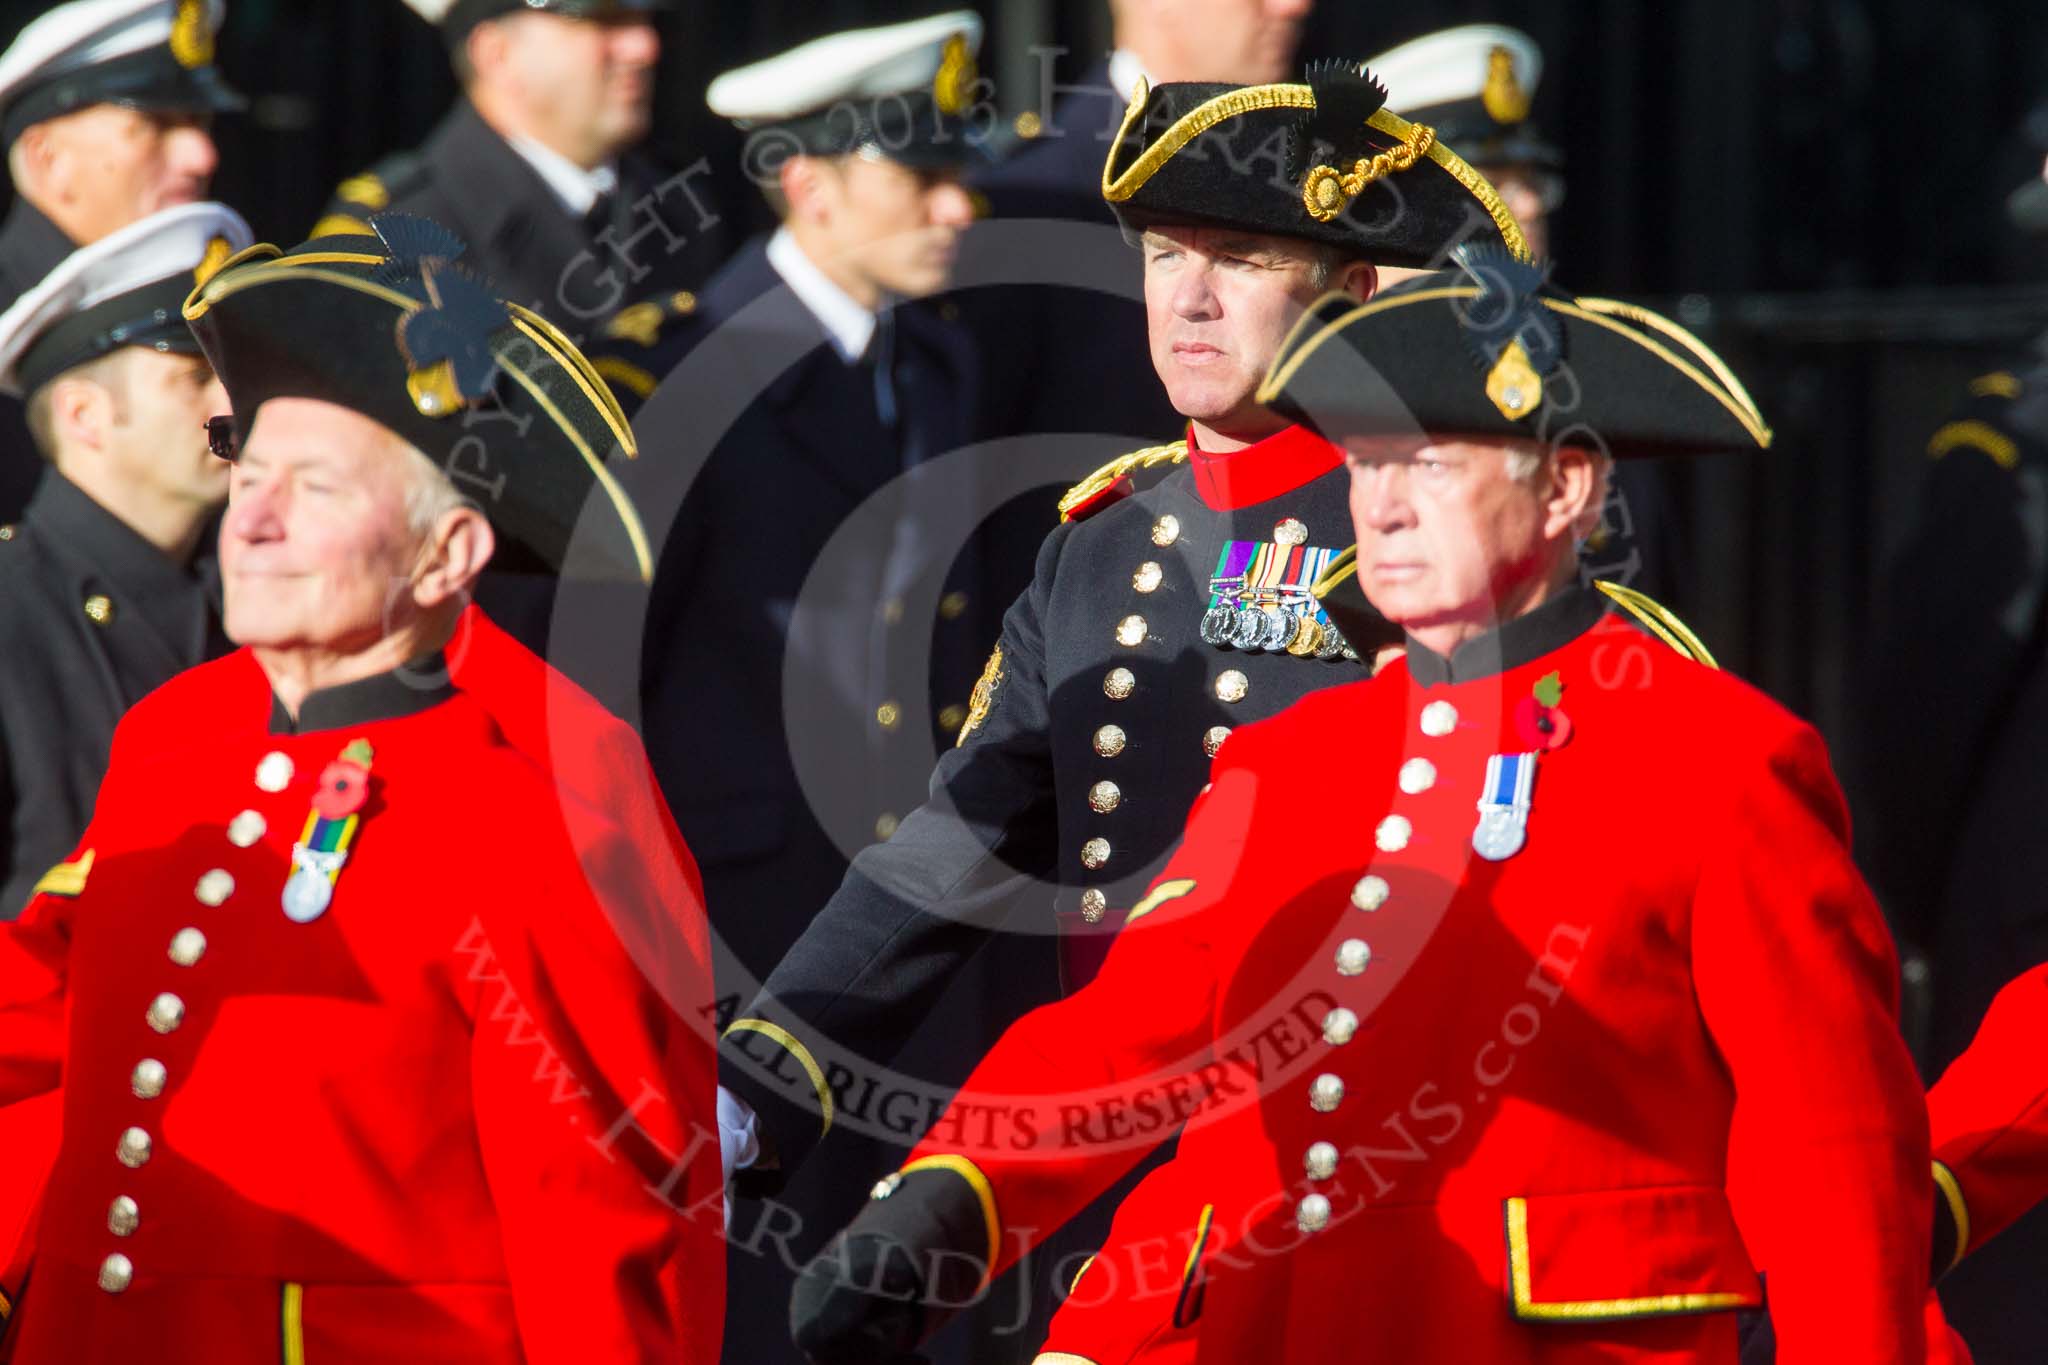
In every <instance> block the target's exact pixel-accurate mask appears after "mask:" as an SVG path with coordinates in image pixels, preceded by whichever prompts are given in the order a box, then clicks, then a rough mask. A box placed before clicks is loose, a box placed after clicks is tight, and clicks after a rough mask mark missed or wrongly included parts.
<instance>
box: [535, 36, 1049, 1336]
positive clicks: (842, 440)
mask: <svg viewBox="0 0 2048 1365" xmlns="http://www.w3.org/2000/svg"><path fill="white" fill-rule="evenodd" d="M980 40H981V21H980V20H979V18H978V17H977V16H975V15H974V14H973V13H972V12H971V11H958V12H954V13H950V14H941V15H937V16H934V17H932V18H929V19H923V20H917V21H913V22H910V23H905V24H897V25H889V26H885V27H881V28H876V29H867V30H857V31H853V32H847V33H839V34H833V35H829V36H827V37H823V38H820V39H818V40H816V41H814V42H811V43H806V44H804V45H802V46H800V47H798V48H796V49H794V50H792V51H789V52H785V53H782V54H780V55H778V56H775V57H771V58H769V59H767V60H764V61H761V62H757V63H753V64H751V65H749V66H746V67H742V68H739V69H737V70H733V71H728V72H726V73H724V74H722V75H720V76H719V77H718V78H717V79H716V80H715V81H713V82H712V84H711V86H710V88H709V90H708V92H707V99H708V103H709V105H710V107H711V109H712V110H713V112H715V113H717V114H719V115H721V116H723V117H726V118H729V119H732V120H733V121H734V122H736V123H738V124H739V125H741V128H742V131H743V133H744V134H745V135H746V136H747V138H748V145H749V148H750V153H751V155H752V157H754V158H756V159H754V160H753V161H752V164H753V166H754V168H755V171H756V174H757V175H758V176H760V177H761V180H762V183H763V188H764V192H765V193H766V195H767V197H768V199H769V201H770V203H771V206H772V207H773V208H775V210H776V211H777V214H778V216H779V217H780V219H781V225H780V226H779V227H778V228H777V229H776V230H775V231H774V232H773V233H772V234H770V235H768V236H765V237H763V238H760V239H757V240H755V241H753V242H751V243H749V244H748V245H747V246H746V247H744V248H743V249H742V250H741V251H740V253H739V254H738V255H737V256H736V257H734V259H733V260H732V261H730V262H728V263H727V264H726V265H725V266H724V267H723V268H722V269H720V270H719V271H718V272H717V274H715V275H714V276H713V277H712V278H711V279H710V281H708V282H707V283H706V284H704V285H703V287H702V288H701V289H700V290H699V291H698V293H697V302H696V307H695V309H694V310H693V312H692V313H690V314H689V315H687V316H683V317H680V318H679V317H678V316H677V313H676V310H675V309H674V308H673V306H672V305H669V304H664V303H663V302H662V301H661V300H658V299H657V300H652V301H649V302H648V304H647V305H646V308H645V309H644V310H640V309H636V310H635V311H633V312H629V313H627V314H624V315H622V316H621V319H620V323H621V324H622V326H620V327H617V328H615V329H614V331H615V332H616V333H619V334H618V335H615V336H614V337H613V338H612V339H611V340H610V341H608V342H605V343H603V348H604V353H603V354H600V355H599V356H598V357H597V358H596V363H597V365H598V367H599V369H600V372H602V373H606V374H607V375H608V377H610V378H612V379H613V381H614V383H617V382H618V380H619V378H620V376H621V375H622V374H635V373H637V374H639V375H641V376H644V378H643V379H641V380H640V387H642V388H647V389H649V390H650V391H652V392H653V397H652V398H651V399H650V400H649V401H647V402H646V404H645V405H644V406H642V407H640V408H639V411H638V414H637V416H636V419H635V429H636V432H637V434H638V437H639V439H640V443H641V446H642V448H643V449H644V450H645V451H646V452H647V458H646V459H645V460H644V461H642V464H644V465H645V466H646V467H645V468H642V469H636V470H634V471H632V474H631V476H630V477H629V479H628V486H629V487H630V488H631V489H632V491H633V493H634V495H635V500H636V501H637V502H638V503H639V505H640V506H641V507H642V508H643V509H648V510H649V511H650V512H651V513H653V512H655V510H656V509H660V511H659V516H658V519H659V520H660V522H661V523H662V524H663V525H665V526H666V541H665V544H664V545H663V547H662V549H661V556H660V565H659V571H658V574H657V576H656V580H655V586H654V592H653V600H652V605H651V607H650V610H649V613H648V621H647V628H646V632H645V637H644V638H645V645H644V651H645V654H644V658H645V680H644V687H643V696H644V706H643V730H644V733H645V735H646V740H647V748H648V754H649V757H650V758H651V759H652V761H653V763H654V766H655V771H656V773H657V774H658V775H659V777H660V778H661V781H662V785H663V787H664V790H665V791H666V793H667V796H668V799H669V804H670V807H671V809H672V810H673V811H674V813H675V816H676V821H677V824H678V826H679V827H680V828H681V829H682V831H683V835H684V837H685V838H686V839H687V840H688V842H689V844H690V847H691V849H692V850H693V851H694V852H695V854H696V856H697V859H698V864H699V867H700V868H701V870H702V872H703V876H704V884H705V893H706V904H707V905H708V907H709V909H710V914H711V919H712V926H713V928H714V930H715V931H716V934H717V938H718V943H719V947H720V950H721V956H720V958H719V965H720V971H721V976H722V977H724V978H725V980H724V981H722V984H721V990H722V992H725V993H729V994H731V995H732V996H733V997H734V998H733V1000H732V1001H731V1004H730V1005H729V1006H728V1013H730V1012H731V1011H732V1010H733V1009H735V1008H736V1007H737V1005H738V1003H739V1001H740V1000H741V999H743V998H745V997H747V996H750V995H751V994H752V991H753V990H754V989H755V988H756V986H757V984H758V983H759V982H760V981H761V980H762V979H763V978H764V977H765V976H766V974H767V973H768V971H769V970H770V969H771V968H772V967H773V966H774V965H775V963H776V962H777V961H778V960H779V959H780V958H781V956H782V954H783V953H784V952H785V951H786V950H787V949H788V948H789V946H790V945H791V944H792V943H793V942H795V941H796V939H797V937H798V936H799V935H800V934H801V933H802V932H803V930H804V928H805V926H806V925H807V924H808V922H809V919H810V916H811V915H812V914H813V913H814V912H815V911H816V910H817V907H818V906H820V905H822V904H824V903H825V901H826V900H827V899H828V898H829V897H830V896H831V894H832V892H833V890H834V889H835V888H837V886H838V885H839V881H840V878H841V876H842V875H844V873H845V870H846V866H847V862H848V860H849V858H850V857H851V856H852V854H853V853H854V852H855V851H857V850H858V849H860V848H862V847H864V846H865V845H866V844H868V843H870V842H873V841H874V840H876V839H878V838H879V839H886V838H888V837H889V836H890V835H891V834H892V833H893V832H894V830H895V828H896V825H897V822H898V821H899V819H900V818H901V817H902V815H903V814H904V813H906V812H908V811H909V810H911V809H912V808H914V807H915V806H916V805H917V804H918V803H919V802H920V801H922V800H923V799H924V795H925V787H926V782H927V779H928V778H929V776H930V772H931V763H932V759H933V756H934V754H935V753H936V752H937V751H938V750H939V748H940V747H941V746H943V745H945V744H949V743H951V742H952V739H953V736H954V735H955V734H957V733H958V731H959V728H960V726H961V724H962V723H963V722H964V720H965V718H966V714H967V704H968V698H969V693H970V691H971V689H972V687H973V684H974V680H975V677H976V675H977V673H978V672H979V670H980V667H981V660H982V659H983V657H985V656H986V654H987V651H988V647H989V641H990V640H992V639H993V638H994V637H995V634H996V632H997V630H998V629H999V627H1000V623H1001V612H1002V607H1003V605H1004V604H1006V603H1007V602H1008V601H1009V600H1010V598H1011V597H1013V596H1014V595H1015V594H1016V593H1017V591H1018V590H1020V589H1021V588H1022V586H1023V585H1024V583H1025V582H1026V581H1027V580H1028V578H1029V575H1030V564H1031V557H1030V556H1031V546H1030V545H1027V544H1026V543H1025V542H1024V540H1023V538H1022V537H1018V538H1017V539H1016V540H1015V541H1014V543H1013V542H1010V541H999V540H997V539H995V538H992V536H991V535H987V534H982V535H976V534H973V533H975V532H976V530H977V527H976V519H977V517H978V516H979V512H980V508H981V506H982V505H983V504H984V501H985V499H984V497H983V494H982V492H981V491H980V490H981V487H982V475H983V473H984V468H985V467H984V465H983V464H982V463H980V462H978V461H977V460H976V459H975V458H974V456H973V454H972V453H971V452H969V451H967V450H966V448H967V447H970V446H971V445H972V444H973V443H974V442H975V441H977V440H978V438H979V427H978V422H979V418H980V413H981V408H982V397H983V393H984V382H985V381H984V375H983V365H984V361H983V358H982V353H981V352H980V351H979V350H978V349H977V347H976V345H975V342H974V338H973V337H972V336H971V335H970V334H969V333H968V332H967V331H966V329H965V328H963V327H962V326H961V325H960V324H959V323H958V322H956V321H954V320H952V317H951V313H952V310H951V309H950V308H948V307H946V306H944V304H943V303H940V302H938V301H935V300H933V299H932V298H931V296H932V295H934V294H935V293H937V292H939V291H941V290H942V289H943V288H944V287H945V285H946V283H947V280H948V277H949V274H950V267H951V264H952V259H953V251H954V244H955V242H956V241H957V238H958V236H959V234H960V232H961V231H962V230H963V229H964V228H965V227H966V226H967V224H968V223H969V221H971V219H972V217H973V210H972V206H971V203H970V200H969V197H968V194H967V192H966V190H964V189H963V188H962V187H961V185H960V183H959V170H960V166H961V163H962V161H963V160H965V159H966V158H968V157H970V156H972V155H974V154H975V149H976V147H977V146H978V145H979V139H978V138H977V137H975V136H973V130H972V129H970V128H969V127H968V126H967V124H966V121H965V119H964V117H963V115H964V114H965V112H966V99H967V95H968V92H969V90H970V89H971V87H972V86H973V85H974V83H975V80H976V77H975V73H974V58H975V53H976V51H977V50H978V48H979V45H980ZM770 149H773V152H774V155H772V156H771V155H770ZM641 311H645V312H646V314H647V316H646V326H647V329H648V330H647V337H646V339H647V340H651V341H652V342H653V344H652V345H641V344H639V342H638V341H635V340H633V339H632V338H629V337H628V336H626V335H624V332H625V330H626V328H627V327H631V328H632V330H633V331H635V332H638V331H639V326H640V323H639V318H640V313H641ZM622 367H623V368H622ZM663 375H665V376H666V378H664V379H662V380H661V382H660V387H659V389H658V390H655V389H653V388H652V385H653V383H654V379H655V377H656V376H663ZM956 452H961V453H959V454H956ZM656 485H659V487H660V491H656ZM669 509H673V510H672V512H671V511H670V510H669ZM1041 524H1042V523H1041ZM1035 529H1036V528H1034V530H1035ZM1036 538H1037V537H1036V534H1034V535H1033V536H1032V537H1031V541H1032V542H1035V540H1036ZM565 665H566V666H570V667H573V666H574V661H573V660H568V661H565ZM977 1025H978V1021H977ZM977 1025H969V1027H974V1026H977ZM889 1159H890V1158H889V1157H886V1156H883V1155H881V1154H880V1153H879V1152H877V1153H872V1154H864V1157H863V1161H864V1162H873V1161H876V1160H881V1161H885V1162H886V1161H887V1160H889ZM820 1174H821V1175H823V1174H826V1173H824V1172H820ZM826 1184H827V1186H828V1187H829V1188H827V1189H825V1190H823V1191H822V1192H821V1197H828V1198H842V1199H843V1195H844V1193H845V1191H844V1190H843V1187H830V1182H826ZM809 1193H810V1192H809V1191H807V1190H806V1189H802V1188H798V1189H793V1190H791V1191H789V1192H787V1203H788V1204H789V1205H790V1206H791V1207H793V1208H794V1209H795V1210H796V1215H795V1216H798V1217H801V1218H802V1219H803V1220H804V1223H805V1225H806V1226H807V1227H815V1228H816V1236H817V1237H820V1238H821V1237H822V1236H823V1235H824V1234H825V1232H826V1231H827V1229H828V1228H829V1226H830V1224H831V1222H832V1220H833V1219H834V1218H835V1217H838V1216H844V1210H845V1205H844V1203H843V1202H841V1203H839V1204H837V1205H831V1206H828V1205H824V1204H812V1203H810V1202H808V1195H809ZM759 1214H760V1209H759V1208H758V1206H750V1207H749V1208H747V1209H743V1210H741V1211H739V1212H738V1213H737V1214H736V1216H735V1229H734V1237H735V1241H736V1242H739V1243H745V1242H746V1241H747V1239H748V1237H749V1235H750V1231H751V1229H752V1227H753V1226H754V1223H753V1220H754V1219H755V1218H756V1217H757V1216H758V1215H759ZM792 1268H793V1267H787V1266H783V1265H780V1264H778V1262H777V1259H776V1258H775V1257H774V1256H773V1255H772V1254H771V1255H767V1256H763V1255H760V1254H747V1253H746V1252H744V1251H742V1252H740V1253H738V1254H736V1255H735V1256H734V1258H733V1264H732V1267H731V1274H732V1276H733V1285H734V1288H733V1292H732V1293H731V1294H730V1296H729V1298H728V1319H727V1358H728V1359H731V1360H746V1361H756V1360H773V1359H778V1358H782V1357H785V1356H786V1355H787V1351H788V1328H787V1324H786V1321H785V1316H784V1305H785V1304H786V1302H787V1277H788V1275H789V1273H790V1269H792Z"/></svg>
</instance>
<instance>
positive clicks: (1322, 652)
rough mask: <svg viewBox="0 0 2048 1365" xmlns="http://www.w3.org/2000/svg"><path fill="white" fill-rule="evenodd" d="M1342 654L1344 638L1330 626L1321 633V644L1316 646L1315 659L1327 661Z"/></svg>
mask: <svg viewBox="0 0 2048 1365" xmlns="http://www.w3.org/2000/svg"><path fill="white" fill-rule="evenodd" d="M1343 652H1344V637H1343V636H1342V635H1341V634H1339V633H1338V631H1337V628H1336V627H1335V626H1331V627H1330V628H1329V629H1327V630H1325V631H1324V632H1323V639H1322V643H1320V644H1318V645H1317V646H1316V657H1317V658H1318V659H1322V660H1325V661H1327V660H1330V659H1334V658H1336V657H1337V656H1338V655H1340V654H1342V653H1343Z"/></svg>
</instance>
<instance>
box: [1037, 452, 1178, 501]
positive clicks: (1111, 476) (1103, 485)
mask: <svg viewBox="0 0 2048 1365" xmlns="http://www.w3.org/2000/svg"><path fill="white" fill-rule="evenodd" d="M1187 457H1188V443H1187V442H1186V441H1171V442H1169V443H1167V444H1166V445H1163V446H1147V447H1145V449H1143V450H1134V451H1132V452H1131V453H1130V454H1128V455H1119V456H1117V457H1116V458H1115V459H1114V460H1111V461H1110V462H1109V463H1108V464H1106V465H1104V466H1102V468H1100V469H1098V470H1096V471H1095V472H1094V473H1093V474H1090V475H1089V476H1088V477H1087V478H1085V479H1083V480H1081V482H1079V483H1077V484H1075V485H1074V486H1073V487H1072V488H1069V489H1068V490H1067V495H1066V496H1065V497H1063V498H1061V499H1060V520H1061V521H1084V520H1086V519H1087V518H1089V517H1092V516H1094V515H1095V514H1096V513H1097V512H1099V511H1101V510H1102V509H1103V508H1105V507H1108V506H1109V505H1110V504H1112V503H1115V502H1121V501H1122V500H1123V499H1124V498H1126V497H1128V496H1129V495H1130V492H1131V483H1130V478H1131V475H1132V474H1133V473H1135V472H1136V471H1137V470H1140V469H1150V468H1152V467H1153V466H1154V465H1162V464H1179V463H1181V462H1182V461H1183V460H1185V459H1187Z"/></svg>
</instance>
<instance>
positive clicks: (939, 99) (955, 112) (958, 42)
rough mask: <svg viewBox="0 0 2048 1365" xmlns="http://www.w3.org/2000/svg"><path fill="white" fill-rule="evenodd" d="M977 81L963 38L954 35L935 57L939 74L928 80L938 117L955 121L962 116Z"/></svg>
mask: <svg viewBox="0 0 2048 1365" xmlns="http://www.w3.org/2000/svg"><path fill="white" fill-rule="evenodd" d="M980 79H981V73H980V71H979V69H978V68H977V67H976V66H975V64H974V49H973V48H972V47H970V46H969V45H968V42H967V35H966V34H964V33H956V34H954V35H953V36H952V37H950V38H948V39H946V46H945V49H944V50H943V51H942V52H941V53H940V54H939V73H938V75H936V76H934V77H933V78H932V102H933V103H934V104H936V105H938V106H939V112H940V113H942V114H945V115H947V116H948V117H953V118H957V117H959V116H960V115H961V114H962V113H965V112H966V110H967V103H968V100H969V97H970V96H971V95H972V94H973V92H974V83H975V82H976V81H978V80H980Z"/></svg>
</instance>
